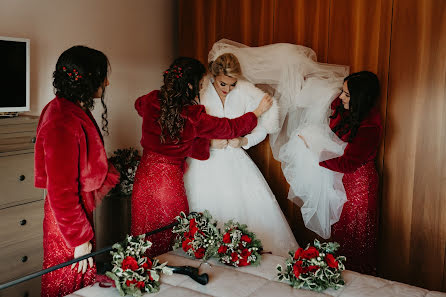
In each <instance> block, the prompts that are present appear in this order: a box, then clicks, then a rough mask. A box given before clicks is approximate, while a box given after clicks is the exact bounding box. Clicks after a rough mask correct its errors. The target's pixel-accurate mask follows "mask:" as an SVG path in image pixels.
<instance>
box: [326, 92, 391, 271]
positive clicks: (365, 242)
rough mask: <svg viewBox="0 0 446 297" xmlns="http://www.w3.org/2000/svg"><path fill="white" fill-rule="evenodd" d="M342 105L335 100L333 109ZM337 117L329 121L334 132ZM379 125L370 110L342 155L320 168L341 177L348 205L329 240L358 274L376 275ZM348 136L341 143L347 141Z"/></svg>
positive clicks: (345, 206)
mask: <svg viewBox="0 0 446 297" xmlns="http://www.w3.org/2000/svg"><path fill="white" fill-rule="evenodd" d="M340 104H342V103H341V100H340V99H339V98H337V99H336V100H335V101H334V102H333V104H332V109H336V107H337V106H338V105H340ZM340 120H341V118H340V115H338V116H337V117H336V118H334V119H332V120H331V121H330V127H331V128H332V129H333V128H334V127H335V126H336V124H337V123H338V122H339V121H340ZM381 134H382V125H381V117H380V114H379V111H378V109H377V108H376V107H375V108H373V109H372V110H371V111H370V113H369V114H368V115H367V116H366V118H365V119H364V120H363V121H362V122H361V124H360V126H359V128H358V132H357V134H356V136H355V137H354V139H353V141H352V142H351V143H348V144H347V147H346V148H345V150H344V154H343V155H342V156H340V157H338V158H334V159H330V160H327V161H324V162H321V163H320V165H321V166H323V167H325V168H328V169H331V170H334V171H337V172H342V173H344V177H343V179H342V182H343V184H344V188H345V192H346V194H347V202H346V203H345V204H344V207H343V209H342V213H341V217H340V219H339V221H338V222H337V223H336V224H334V225H333V226H332V233H331V234H332V236H331V240H333V241H336V242H338V243H339V244H340V245H341V247H340V249H339V254H341V255H344V256H346V257H347V261H346V267H347V269H350V270H355V271H358V272H361V273H368V274H376V263H377V233H378V173H377V171H376V168H375V158H376V155H377V154H378V149H379V143H380V140H381ZM349 136H350V132H348V133H347V134H345V135H343V136H342V137H341V139H342V140H343V141H347V139H348V138H349Z"/></svg>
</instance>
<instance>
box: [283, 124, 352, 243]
mask: <svg viewBox="0 0 446 297" xmlns="http://www.w3.org/2000/svg"><path fill="white" fill-rule="evenodd" d="M327 133H328V132H324V131H323V129H319V128H318V127H316V126H306V127H305V128H303V129H297V130H296V131H295V133H294V135H293V136H291V138H290V140H289V141H288V142H287V143H286V144H285V145H284V146H282V148H281V150H280V153H279V160H280V161H281V162H282V164H281V165H282V170H283V174H284V176H285V177H286V180H287V182H288V183H289V184H290V191H289V194H288V198H289V199H291V200H293V201H294V202H295V203H296V204H298V205H299V206H300V207H301V212H302V219H303V221H304V224H305V226H306V227H307V228H308V229H310V230H312V231H313V232H316V233H317V234H319V235H320V236H321V237H323V238H325V239H327V238H329V237H330V235H331V226H332V225H333V224H334V223H336V222H337V221H338V220H339V217H340V215H341V212H342V207H343V204H344V203H345V201H346V200H347V199H346V194H345V190H344V186H343V184H342V177H343V174H342V173H338V172H335V171H331V170H329V169H326V168H324V167H321V166H319V161H320V160H321V159H327V158H329V157H331V156H332V155H338V156H339V155H342V153H343V151H344V144H343V143H338V142H336V141H332V140H331V139H330V137H329V136H328V134H327ZM298 135H302V136H303V137H304V138H305V140H306V142H307V144H308V146H309V147H310V148H311V149H310V148H308V147H307V146H306V144H305V143H304V141H303V140H302V139H301V138H299V136H298ZM317 152H324V153H322V155H324V157H321V154H320V153H319V154H318V153H317Z"/></svg>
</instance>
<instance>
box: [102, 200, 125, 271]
mask: <svg viewBox="0 0 446 297" xmlns="http://www.w3.org/2000/svg"><path fill="white" fill-rule="evenodd" d="M131 201H132V200H131V196H130V195H129V196H124V195H116V194H113V195H107V196H106V197H105V198H104V199H103V200H102V202H101V204H99V205H98V207H96V209H95V212H94V225H95V226H94V227H95V235H96V250H100V249H102V248H104V247H107V246H111V245H113V244H115V243H117V242H120V241H122V240H124V239H125V237H126V235H127V234H130V227H131ZM95 260H96V262H97V264H98V272H99V270H101V269H100V268H101V267H103V266H104V265H106V266H108V265H109V264H110V263H111V260H112V257H111V255H110V253H109V252H107V253H103V254H100V255H97V256H96V257H95Z"/></svg>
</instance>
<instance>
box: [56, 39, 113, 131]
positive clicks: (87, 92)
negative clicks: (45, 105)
mask: <svg viewBox="0 0 446 297" xmlns="http://www.w3.org/2000/svg"><path fill="white" fill-rule="evenodd" d="M109 69H110V63H109V61H108V58H107V56H106V55H105V54H104V53H102V52H100V51H98V50H95V49H92V48H89V47H86V46H80V45H78V46H73V47H71V48H69V49H67V50H66V51H64V52H63V53H62V54H61V55H60V57H59V59H58V60H57V63H56V69H55V71H54V72H53V87H54V91H55V93H56V95H57V96H58V97H61V98H65V99H67V100H69V101H71V102H73V103H79V104H81V106H82V107H84V108H86V109H89V110H92V109H93V107H94V98H93V95H94V94H95V93H96V91H97V90H98V89H99V88H102V96H101V103H102V106H103V108H104V112H103V113H102V131H104V132H105V133H106V135H108V120H107V106H106V105H105V101H104V94H105V85H104V81H105V79H106V78H107V76H108V72H109Z"/></svg>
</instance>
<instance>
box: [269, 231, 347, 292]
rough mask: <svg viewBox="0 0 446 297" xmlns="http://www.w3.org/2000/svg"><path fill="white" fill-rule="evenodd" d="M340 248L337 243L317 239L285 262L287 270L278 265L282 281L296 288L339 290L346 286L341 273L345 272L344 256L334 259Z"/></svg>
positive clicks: (291, 255)
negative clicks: (322, 241)
mask: <svg viewBox="0 0 446 297" xmlns="http://www.w3.org/2000/svg"><path fill="white" fill-rule="evenodd" d="M338 248H339V244H338V243H336V242H326V243H320V242H319V241H318V240H317V239H315V240H314V244H313V245H308V246H307V247H306V248H305V249H302V248H299V249H297V251H296V252H295V253H294V255H293V254H292V253H291V252H290V257H289V258H288V259H287V260H286V261H285V268H283V267H282V266H281V265H277V270H278V273H277V276H278V277H279V280H280V281H285V282H288V283H290V285H291V286H293V287H294V288H298V289H301V288H304V289H309V290H313V291H323V290H325V289H327V288H333V289H339V288H341V287H342V286H343V285H344V280H343V279H342V275H341V271H343V270H345V267H344V264H343V261H345V260H346V258H345V257H344V256H338V257H336V258H335V257H334V254H335V252H336V251H337V249H338Z"/></svg>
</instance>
